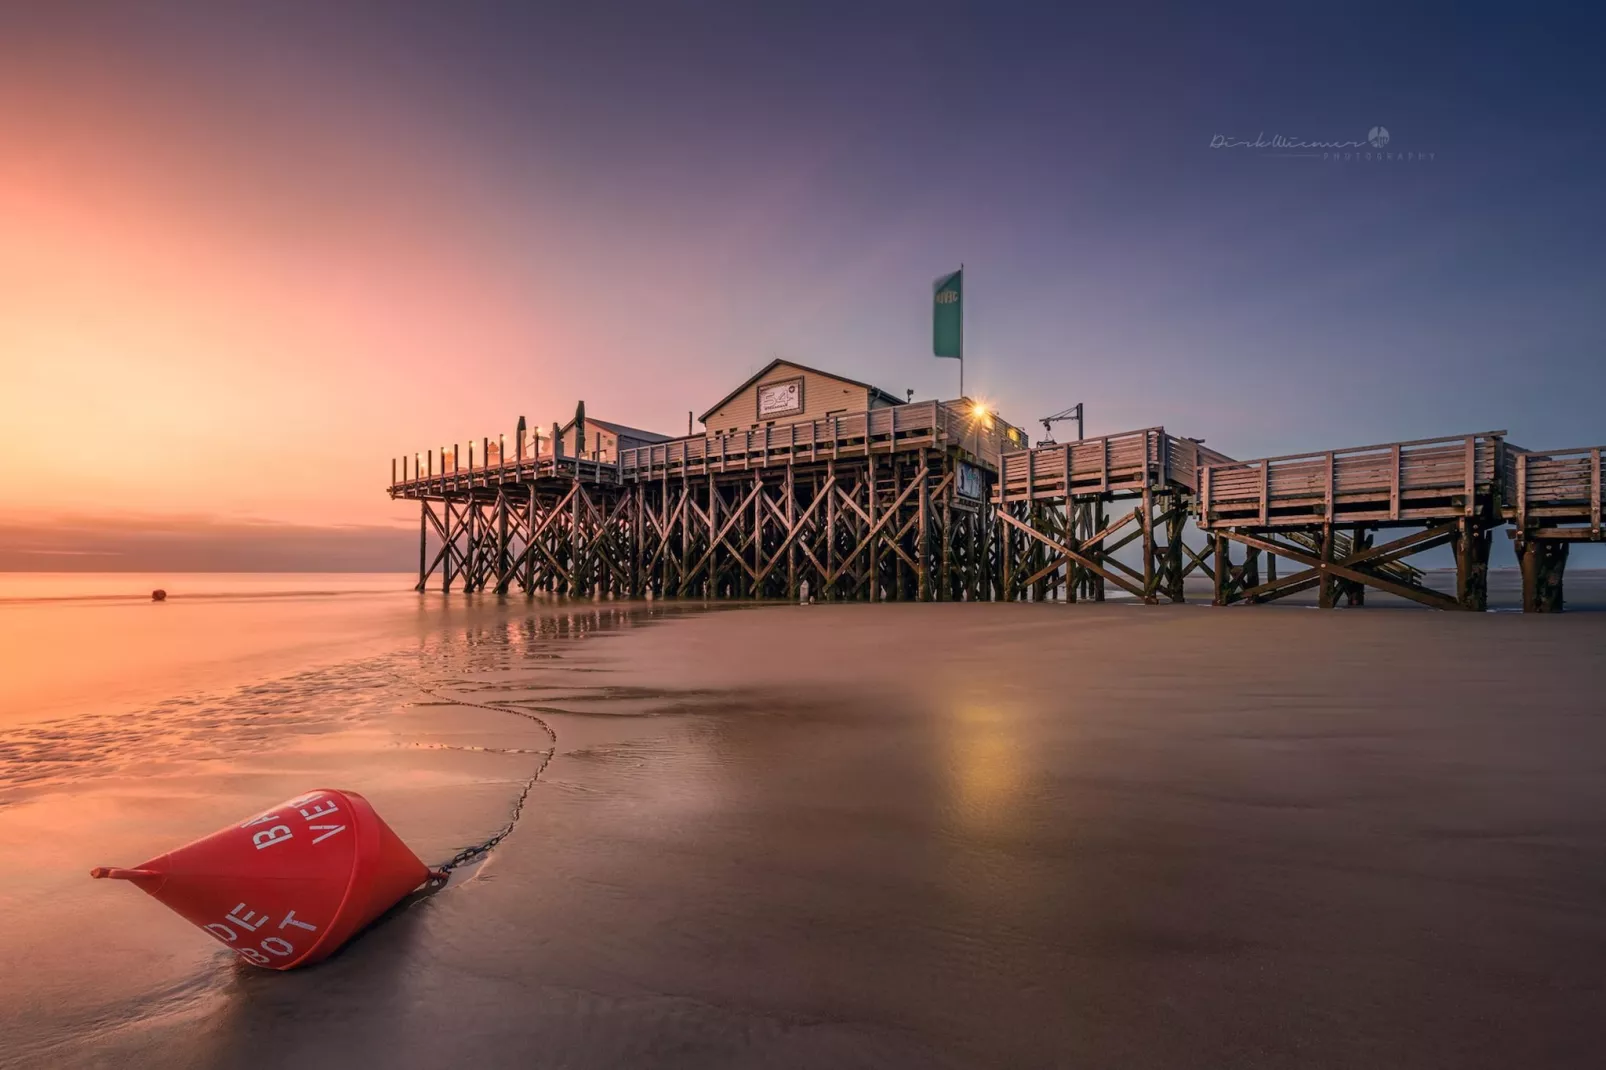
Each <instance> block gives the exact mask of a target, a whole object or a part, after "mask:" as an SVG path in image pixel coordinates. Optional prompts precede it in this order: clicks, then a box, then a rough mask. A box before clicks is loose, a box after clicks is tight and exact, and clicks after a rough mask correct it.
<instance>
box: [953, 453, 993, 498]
mask: <svg viewBox="0 0 1606 1070" xmlns="http://www.w3.org/2000/svg"><path fill="white" fill-rule="evenodd" d="M956 489H957V490H958V491H959V496H960V497H961V498H968V499H970V500H971V501H973V502H979V501H981V500H982V499H983V498H985V497H986V496H987V476H986V473H984V472H983V471H982V470H981V469H980V468H977V467H976V466H975V465H973V464H966V463H965V462H964V461H960V462H959V480H958V484H957V487H956Z"/></svg>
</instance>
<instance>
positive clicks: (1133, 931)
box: [0, 602, 1606, 1067]
mask: <svg viewBox="0 0 1606 1070" xmlns="http://www.w3.org/2000/svg"><path fill="white" fill-rule="evenodd" d="M460 608H461V607H459V609H460ZM453 612H458V610H454V611H453ZM442 617H443V618H446V614H445V613H443V614H442ZM643 625H647V626H643ZM1603 628H1606V618H1601V617H1591V616H1587V615H1579V616H1577V617H1574V618H1570V619H1569V618H1557V619H1553V620H1540V621H1535V620H1523V619H1520V618H1517V617H1514V616H1503V615H1489V616H1486V617H1482V618H1471V617H1459V618H1458V617H1452V616H1449V615H1445V616H1431V615H1427V614H1406V613H1384V614H1377V615H1365V614H1358V613H1357V614H1344V613H1336V614H1318V613H1314V612H1311V613H1306V612H1302V611H1297V610H1295V611H1291V612H1276V611H1272V612H1262V613H1256V612H1232V611H1221V612H1212V611H1206V610H1201V609H1198V608H1196V607H1176V608H1174V609H1172V608H1168V607H1155V608H1143V607H1136V606H1117V605H1107V606H1079V607H1074V608H1071V607H1055V606H1007V605H1006V606H943V605H888V606H814V607H808V608H799V607H773V608H761V609H732V610H730V611H721V612H709V613H700V612H685V611H679V610H677V611H673V612H671V611H668V610H665V609H662V608H659V607H629V606H618V607H611V606H610V607H602V608H599V607H587V608H584V609H579V610H574V611H569V610H566V609H560V608H557V607H551V608H547V609H538V610H537V611H535V612H531V611H529V610H528V609H527V608H526V604H524V603H522V602H516V603H512V604H508V603H489V602H488V603H487V604H485V605H483V606H479V607H476V608H475V609H473V611H472V612H469V613H467V614H466V615H463V616H457V617H451V618H450V619H442V620H441V621H440V622H439V626H438V627H437V628H436V629H434V630H429V631H427V632H425V631H422V630H421V632H420V635H421V638H419V639H418V640H417V641H416V642H414V643H412V644H410V645H409V646H408V647H407V648H406V649H400V650H394V651H391V652H389V653H386V654H384V655H382V656H377V657H372V658H364V659H361V660H360V661H359V662H357V663H354V664H352V665H349V666H346V667H343V668H340V669H338V670H330V673H331V674H330V675H324V676H318V675H317V674H312V675H311V676H310V677H309V678H308V680H303V681H301V682H299V683H291V682H287V681H277V682H275V683H273V684H271V685H269V686H270V687H271V688H273V689H275V690H273V691H272V692H271V694H272V695H273V696H274V698H273V699H272V700H271V702H270V701H267V700H264V699H263V698H262V696H261V695H260V694H252V693H250V691H249V689H242V690H241V692H240V693H239V694H236V695H227V696H213V697H210V698H204V699H201V700H199V701H198V702H197V703H195V704H192V705H174V706H171V707H164V710H163V713H162V714H161V715H160V716H157V715H155V714H141V715H137V716H135V717H133V718H131V719H130V720H129V721H128V722H127V724H126V725H125V726H123V727H126V728H135V729H137V728H138V726H139V725H142V724H144V725H148V726H149V731H152V732H157V731H159V730H161V728H162V726H164V725H167V724H168V723H169V722H172V724H173V725H175V726H177V727H176V728H175V729H174V730H175V731H177V732H181V733H190V734H191V735H192V736H194V737H195V738H196V742H195V743H194V744H193V747H194V749H195V750H196V751H197V753H199V754H201V755H202V757H192V756H190V755H189V754H188V753H187V752H186V751H187V749H188V748H190V747H191V746H192V745H191V744H189V743H186V744H184V748H185V750H180V748H178V747H174V746H171V745H169V746H168V747H165V748H164V747H162V746H159V745H151V744H148V743H147V742H145V741H143V740H142V739H139V738H129V739H127V740H125V741H124V742H122V743H117V744H115V745H113V744H108V743H105V742H98V743H94V744H90V745H87V746H89V747H90V748H91V749H93V748H99V750H95V751H94V752H95V753H101V754H105V755H106V758H105V760H104V761H103V762H100V763H96V762H90V763H76V764H75V763H70V762H64V761H61V760H60V759H61V755H60V754H59V753H56V752H53V751H51V749H50V748H52V747H55V746H69V747H73V746H79V744H77V743H74V742H72V741H71V740H70V739H69V740H67V741H62V740H55V741H52V740H49V739H46V738H45V737H43V736H40V737H37V738H33V737H30V739H29V740H26V741H23V740H20V738H19V739H18V740H13V739H12V738H11V737H9V736H8V737H6V743H5V745H8V746H16V747H18V748H24V747H26V748H35V749H34V750H29V751H27V752H26V753H28V754H33V755H35V757H36V759H37V761H39V762H44V763H50V762H56V763H57V764H56V765H53V766H52V769H54V770H55V772H53V773H52V774H51V775H50V776H48V777H40V776H37V775H34V776H27V777H19V778H18V779H17V780H16V781H15V782H12V783H9V784H8V785H7V786H6V789H5V790H6V791H8V792H12V793H13V794H12V795H10V796H8V797H9V798H10V799H11V801H10V803H9V804H8V805H6V806H5V807H4V808H0V846H3V847H5V848H6V849H7V850H8V851H10V850H24V851H26V852H28V853H30V855H33V856H37V857H41V858H45V859H47V860H48V861H46V862H45V863H43V864H42V865H40V867H39V870H38V873H37V878H36V879H34V883H33V884H31V885H28V886H25V887H24V888H23V889H21V890H18V889H10V890H7V891H6V892H4V893H0V894H5V895H6V896H8V897H9V898H7V899H5V900H4V901H3V902H4V911H5V914H4V917H5V922H4V924H5V929H4V931H5V933H6V934H7V937H8V940H10V941H11V942H12V943H13V944H15V945H17V946H18V949H19V951H20V953H21V956H23V957H26V958H27V959H28V960H30V961H36V962H38V963H39V964H40V967H39V969H38V971H37V972H36V975H35V976H34V977H32V978H30V983H29V984H27V985H24V984H19V983H17V982H14V981H0V985H3V986H5V987H4V990H3V991H0V997H3V1000H0V1006H4V1008H5V1010H4V1011H3V1012H0V1013H3V1014H4V1015H6V1016H7V1020H6V1021H3V1022H0V1029H3V1030H4V1033H5V1035H6V1036H8V1037H10V1036H20V1037H23V1038H25V1039H24V1040H23V1041H22V1042H20V1045H21V1046H20V1047H18V1048H17V1049H16V1050H18V1051H20V1052H21V1053H23V1054H24V1055H25V1056H28V1057H31V1059H32V1061H33V1062H34V1063H49V1064H52V1065H64V1066H75V1065H105V1064H115V1065H119V1066H135V1067H138V1066H164V1067H165V1066H175V1065H176V1066H226V1067H227V1066H242V1067H244V1066H259V1065H306V1066H319V1065H346V1064H349V1063H353V1062H359V1061H368V1062H376V1063H382V1064H384V1065H388V1066H399V1067H411V1066H420V1067H426V1066H431V1067H432V1066H437V1065H442V1064H447V1063H463V1064H469V1063H472V1064H478V1065H492V1066H499V1065H510V1064H512V1065H530V1064H553V1065H564V1066H579V1067H592V1066H595V1067H604V1066H632V1067H655V1066H711V1065H714V1066H749V1065H754V1066H758V1065H762V1066H798V1067H812V1066H885V1065H919V1066H998V1065H1012V1066H1013V1065H1021V1066H1038V1065H1066V1064H1073V1065H1075V1064H1086V1065H1096V1066H1107V1065H1108V1066H1133V1065H1139V1066H1182V1065H1186V1066H1194V1065H1217V1066H1239V1065H1313V1064H1314V1065H1412V1066H1431V1065H1446V1066H1448V1065H1455V1066H1491V1067H1493V1066H1499V1067H1508V1066H1513V1065H1541V1064H1545V1065H1558V1064H1562V1065H1590V1063H1589V1060H1590V1059H1591V1058H1593V1054H1594V1052H1593V1044H1592V1043H1591V1042H1590V1039H1589V1038H1590V1036H1591V1030H1592V1027H1593V1022H1594V1021H1595V1018H1596V1017H1597V1015H1598V1010H1599V1007H1598V983H1597V977H1596V975H1597V973H1598V969H1597V967H1598V962H1599V959H1600V956H1601V955H1603V954H1606V915H1603V913H1602V911H1601V910H1600V907H1599V903H1600V902H1602V901H1603V900H1606V869H1603V868H1602V866H1601V865H1600V862H1599V859H1600V858H1601V857H1602V856H1603V854H1606V826H1603V825H1602V823H1601V822H1600V821H1599V820H1597V819H1596V818H1594V817H1593V816H1591V815H1594V814H1598V813H1600V812H1602V811H1603V809H1606V787H1603V785H1606V775H1603V774H1606V765H1603V763H1606V758H1603V757H1602V755H1606V747H1603V746H1602V745H1601V744H1603V743H1606V727H1603V722H1601V720H1600V719H1599V718H1598V717H1597V716H1595V714H1596V713H1597V712H1598V711H1597V710H1596V709H1595V706H1596V702H1595V698H1594V696H1597V695H1598V694H1599V693H1600V690H1601V684H1602V675H1601V674H1602V671H1603V670H1602V668H1601V666H1600V663H1599V659H1597V658H1595V657H1594V656H1593V651H1595V650H1596V649H1598V646H1599V644H1600V642H1601V640H1602V639H1606V634H1603V632H1602V629H1603ZM1271 650H1275V651H1277V656H1276V657H1268V656H1267V652H1268V651H1271ZM1512 661H1517V662H1520V663H1521V664H1522V665H1523V666H1524V667H1525V670H1526V671H1525V672H1524V673H1523V674H1522V675H1521V676H1520V677H1519V676H1517V675H1515V674H1512V673H1509V672H1506V671H1504V670H1503V668H1502V667H1503V666H1504V665H1507V664H1509V663H1511V662H1512ZM253 686H256V685H253ZM261 707H269V708H272V709H282V710H284V711H285V714H286V716H285V718H284V719H283V721H282V724H283V726H288V727H284V728H283V730H280V728H279V727H275V726H276V725H277V724H278V723H279V721H278V719H277V718H275V717H274V716H273V715H272V714H271V713H270V714H260V713H248V712H246V711H251V710H257V709H259V708H261ZM532 715H533V716H532ZM533 718H538V719H539V723H537V721H536V720H535V719H533ZM543 724H544V725H545V726H547V728H548V729H550V733H551V734H550V735H548V733H547V731H545V730H543V728H542V727H541V725H543ZM197 725H205V726H206V728H205V729H204V730H202V729H198V728H196V726H197ZM72 728H73V726H70V725H69V726H65V727H64V726H55V727H53V728H51V729H49V730H48V731H54V732H65V734H66V735H67V736H69V737H70V736H71V735H72ZM118 730H121V729H118ZM93 731H94V732H96V733H101V732H107V731H113V728H110V727H105V726H101V727H94V728H93ZM138 735H139V733H138V731H135V732H134V736H135V737H138ZM554 740H555V742H554ZM549 750H550V751H551V758H550V762H549V764H547V765H546V766H545V768H544V769H543V770H541V771H540V773H539V778H538V779H535V780H534V781H533V783H532V780H531V778H532V776H533V775H534V773H535V770H537V769H538V768H539V767H540V762H541V760H542V758H543V757H544V756H545V754H546V753H547V752H548V751H549ZM17 753H19V754H21V753H24V751H23V750H19V751H18V752H17ZM85 753H88V751H85ZM335 776H339V777H340V778H341V779H342V780H348V781H350V782H349V783H348V784H345V785H343V786H351V787H354V788H356V789H357V790H361V791H364V792H365V793H366V794H368V795H369V797H370V798H371V799H372V800H373V801H374V802H375V804H376V806H379V807H380V808H381V811H382V812H383V813H384V814H385V816H386V818H387V820H389V821H391V823H392V824H393V825H394V826H395V827H396V828H397V830H398V831H399V832H400V833H401V834H402V835H403V836H404V838H405V839H407V840H408V842H409V843H413V844H417V845H420V847H421V849H420V854H421V855H422V856H423V857H424V858H425V859H426V860H427V861H434V860H437V859H440V858H444V857H449V856H450V854H451V853H453V852H455V851H457V850H460V849H462V848H463V847H466V846H472V845H473V844H475V843H479V842H483V840H484V838H485V837H488V836H490V835H492V834H494V833H495V832H496V831H497V830H498V829H500V828H502V827H504V826H505V824H506V822H507V819H508V816H509V814H510V812H511V808H512V806H513V804H514V800H515V799H516V798H517V797H518V796H519V794H520V792H523V791H527V792H528V795H527V799H526V802H525V805H524V808H523V811H522V816H521V817H520V818H519V820H518V821H517V823H516V824H515V825H514V826H513V827H512V829H511V831H510V832H509V833H508V835H507V836H506V839H504V840H502V841H501V842H500V843H499V844H498V846H497V847H496V849H495V850H494V851H492V852H491V853H490V854H489V856H488V857H487V858H486V859H485V860H484V861H483V862H481V863H480V864H478V865H477V866H474V867H472V868H471V869H470V871H469V872H467V873H466V875H465V877H466V879H463V880H462V881H461V882H460V883H457V884H455V885H454V886H453V887H451V888H450V889H448V890H447V891H446V892H444V893H442V894H440V895H436V896H433V897H429V898H427V899H423V900H420V901H418V902H415V903H414V904H412V905H411V907H410V908H409V909H407V910H405V911H402V912H400V913H399V914H398V915H396V916H394V917H392V918H390V919H387V920H386V922H385V923H384V924H382V925H379V926H377V927H375V928H374V929H373V930H371V931H370V932H368V933H366V934H364V935H363V936H362V938H361V939H359V940H357V941H355V942H354V943H352V944H351V945H349V946H348V947H347V948H346V949H344V950H343V951H342V952H341V953H340V954H338V955H336V956H334V957H333V958H331V959H330V960H329V961H328V962H326V963H324V964H322V965H320V966H318V967H316V968H314V969H311V970H307V971H303V972H299V973H293V974H289V975H285V976H269V975H261V974H254V973H251V972H249V971H243V970H241V969H238V968H235V967H232V966H230V965H228V963H227V961H226V959H227V953H226V952H220V951H213V950H212V949H210V948H204V947H203V948H200V949H199V950H198V951H191V950H190V948H191V947H192V944H193V940H194V937H193V933H192V932H191V931H190V930H188V929H187V927H185V926H183V925H182V923H179V925H178V926H177V931H167V930H165V929H164V925H165V924H166V923H165V921H163V920H162V919H160V918H157V917H153V913H154V912H153V910H152V909H151V908H149V904H146V903H142V902H138V901H137V899H136V898H135V897H126V898H119V899H110V898H106V897H99V898H96V899H93V900H91V899H90V898H89V897H88V896H87V895H86V894H85V893H86V892H87V891H93V890H98V889H91V888H89V887H88V886H89V885H90V882H88V881H87V880H83V879H81V878H80V877H78V876H77V874H76V873H73V872H72V871H73V868H74V867H75V866H76V865H77V862H76V861H75V859H76V857H77V855H78V854H79V853H83V854H85V855H86V856H100V857H106V856H107V855H106V848H107V847H109V846H112V845H115V846H117V849H118V852H119V854H120V855H132V856H138V855H139V853H140V852H139V850H138V847H137V844H139V843H140V842H145V841H149V840H152V839H160V840H162V841H164V842H171V841H172V839H174V838H175V837H176V835H177V833H178V832H179V831H180V830H181V829H183V828H184V827H185V826H186V825H196V824H199V825H201V828H200V829H199V831H207V830H209V829H210V827H211V825H212V824H215V815H216V813H218V812H220V811H221V812H226V813H234V812H237V810H239V809H240V807H239V806H238V805H237V803H236V799H237V798H242V797H244V796H245V795H252V796H254V797H259V796H266V797H279V796H282V794H284V792H282V791H281V788H282V787H284V786H296V787H305V786H307V785H306V783H305V782H306V780H307V779H308V778H309V777H312V778H314V779H324V778H325V777H335ZM58 873H59V874H60V875H61V877H60V879H59V880H58V879H57V875H58ZM69 878H70V879H69ZM75 882H76V883H75ZM136 907H137V908H138V909H134V908H136ZM23 919H26V924H24V921H23ZM8 1054H9V1053H8Z"/></svg>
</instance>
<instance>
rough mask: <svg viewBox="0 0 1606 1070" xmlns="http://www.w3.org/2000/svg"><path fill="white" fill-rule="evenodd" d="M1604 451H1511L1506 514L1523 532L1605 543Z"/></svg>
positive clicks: (1600, 448)
mask: <svg viewBox="0 0 1606 1070" xmlns="http://www.w3.org/2000/svg"><path fill="white" fill-rule="evenodd" d="M1602 448H1603V447H1601V446H1584V447H1581V448H1579V449H1570V450H1550V451H1548V452H1545V453H1535V452H1532V451H1529V450H1517V449H1512V450H1511V456H1510V458H1509V463H1510V468H1511V476H1510V480H1511V490H1510V493H1509V495H1508V499H1509V500H1508V502H1507V506H1508V515H1509V517H1510V519H1512V520H1513V521H1514V522H1515V523H1516V524H1517V526H1518V528H1519V529H1522V530H1524V531H1534V530H1538V531H1540V532H1542V533H1544V534H1552V532H1549V531H1546V530H1545V529H1560V528H1563V526H1564V525H1565V526H1569V527H1566V528H1565V529H1564V530H1560V531H1555V532H1553V533H1554V534H1557V535H1566V536H1569V537H1581V536H1586V535H1587V537H1588V538H1590V539H1592V540H1595V541H1599V540H1600V539H1601V525H1600V514H1601V498H1602V496H1603V492H1606V483H1603V482H1602V479H1603V477H1606V473H1603V472H1602V471H1601V457H1600V455H1601V450H1602Z"/></svg>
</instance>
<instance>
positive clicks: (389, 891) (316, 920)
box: [89, 788, 440, 970]
mask: <svg viewBox="0 0 1606 1070" xmlns="http://www.w3.org/2000/svg"><path fill="white" fill-rule="evenodd" d="M89 875H90V876H91V877H109V878H111V879H113V880H126V881H132V882H133V883H134V884H136V885H138V886H139V887H140V888H141V889H143V890H144V891H145V892H146V894H148V895H150V896H152V897H153V898H155V899H158V900H160V901H161V902H163V903H165V904H166V905H167V906H168V907H169V908H171V909H172V910H173V911H175V912H176V913H178V914H179V915H181V916H183V917H184V918H187V919H188V920H189V921H191V922H193V923H194V924H196V925H198V926H200V927H201V928H202V929H205V930H206V931H207V932H208V933H210V934H211V935H212V936H213V937H215V938H216V939H217V940H218V941H220V942H221V943H222V944H223V945H224V946H225V947H227V948H229V949H230V950H231V951H234V952H236V953H237V954H238V955H239V956H240V957H241V958H243V959H245V960H246V961H247V962H249V963H251V964H253V965H255V966H264V967H266V968H268V969H270V970H288V969H291V968H293V967H295V966H306V965H309V964H310V963H314V962H318V961H320V960H322V959H324V958H327V957H328V956H329V955H331V954H333V953H334V951H335V949H337V948H338V947H340V945H341V944H343V943H345V942H346V941H347V940H349V939H351V936H352V934H354V933H356V932H357V931H358V930H359V929H361V928H362V927H363V926H365V925H367V924H368V923H369V922H371V921H373V920H374V919H375V918H377V917H379V915H381V914H383V913H384V912H385V911H387V910H389V909H390V908H391V907H392V906H394V905H395V904H396V902H397V901H398V900H400V899H401V898H402V897H403V896H404V895H406V894H407V893H408V892H410V891H412V890H413V889H415V888H417V887H418V886H419V885H421V884H423V883H424V882H425V881H426V880H429V879H430V878H431V877H434V876H439V875H440V874H438V873H436V872H434V871H432V870H430V869H429V867H427V866H425V865H424V863H422V862H420V861H419V860H418V857H417V856H416V855H414V854H413V852H412V851H410V850H408V849H407V845H406V844H404V843H402V842H401V840H400V839H399V838H398V837H397V836H396V834H395V833H394V832H392V831H391V830H390V826H389V825H386V824H385V822H384V821H382V820H381V819H380V817H379V815H378V814H376V813H375V812H374V808H373V807H372V806H370V805H369V803H368V800H367V799H365V798H363V797H362V796H361V795H358V794H357V793H356V792H354V791H335V790H333V789H330V788H319V789H318V790H317V791H311V792H308V793H307V794H305V795H302V796H299V797H298V798H294V799H290V800H288V801H286V802H282V803H280V804H279V805H278V806H275V807H272V808H271V809H268V810H264V811H262V812H261V813H259V814H257V815H256V816H255V817H253V818H251V819H250V820H248V821H246V822H244V823H243V824H240V825H234V826H231V827H229V828H226V829H222V830H220V831H218V832H214V833H212V835H210V836H207V837H205V838H204V839H199V840H196V841H195V842H194V843H189V844H186V845H184V846H183V847H180V848H178V849H177V850H175V851H169V852H168V853H167V854H164V855H160V856H158V857H156V858H153V859H151V860H150V861H149V862H145V863H142V864H141V865H139V866H136V867H134V868H133V869H111V868H105V867H101V868H97V869H92V870H90V872H89Z"/></svg>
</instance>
